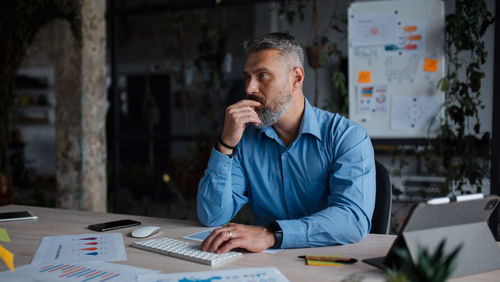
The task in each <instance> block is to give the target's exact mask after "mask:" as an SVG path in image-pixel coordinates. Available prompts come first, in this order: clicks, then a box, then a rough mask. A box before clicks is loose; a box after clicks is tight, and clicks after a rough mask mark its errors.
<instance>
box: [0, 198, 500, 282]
mask: <svg viewBox="0 0 500 282" xmlns="http://www.w3.org/2000/svg"><path fill="white" fill-rule="evenodd" d="M21 210H32V211H34V212H35V213H36V214H37V215H38V217H39V219H38V220H23V221H10V222H0V227H2V228H5V229H7V231H8V233H9V236H10V238H11V240H12V241H11V242H10V243H5V242H1V244H2V245H3V246H4V247H6V248H7V249H9V250H10V251H11V252H13V253H14V265H15V266H21V265H25V264H29V263H30V262H31V259H32V258H33V256H34V255H35V253H36V250H37V249H38V245H39V244H40V242H41V240H42V238H43V237H44V236H56V235H69V234H87V233H97V232H94V231H91V230H89V229H87V226H88V225H89V224H94V223H101V222H106V221H112V220H119V219H125V218H130V219H134V220H138V221H140V222H141V223H142V225H157V226H161V227H162V228H163V229H162V231H160V232H159V233H158V234H155V235H153V236H152V237H150V238H157V237H170V238H174V239H180V238H182V237H183V236H186V235H188V234H192V233H195V232H198V231H202V230H206V229H207V228H206V227H203V226H201V225H200V223H198V222H192V221H184V220H175V219H165V218H153V217H144V216H133V215H120V214H107V213H93V212H86V211H75V210H64V209H51V208H40V207H31V206H20V205H8V206H3V207H0V212H8V211H21ZM133 229H134V227H130V228H124V229H118V230H114V231H110V232H113V233H118V232H119V233H122V234H123V239H124V242H125V246H126V251H127V257H128V260H127V261H121V262H114V263H121V264H128V265H133V266H138V267H144V268H149V269H155V270H161V271H162V272H164V273H174V272H187V271H209V270H213V269H219V270H221V269H234V268H244V267H268V266H275V267H277V268H278V269H279V270H280V271H281V272H282V273H283V274H284V275H285V276H286V277H287V278H288V279H289V280H290V281H340V280H342V279H345V278H347V277H349V276H351V275H356V277H360V276H363V277H364V278H365V280H364V281H383V280H384V275H383V272H382V271H380V270H378V269H375V268H374V267H372V266H369V265H367V264H365V263H363V262H361V260H362V259H365V258H370V257H377V256H383V255H385V254H386V252H387V250H388V249H389V248H390V246H391V244H392V242H393V240H394V239H395V236H392V235H376V234H370V235H368V237H367V238H365V239H364V240H362V241H361V242H359V243H357V244H351V245H345V246H331V247H322V248H308V249H287V250H283V251H281V252H279V253H277V254H265V253H256V254H254V253H249V254H245V255H244V257H243V258H240V259H238V260H236V261H233V262H230V263H227V264H224V265H221V266H219V267H216V268H212V267H210V266H206V265H202V264H198V263H194V262H190V261H185V260H181V259H177V258H172V257H168V256H164V255H160V254H156V253H152V252H147V251H143V250H139V249H135V248H131V247H129V245H130V244H131V243H132V242H133V241H135V240H137V239H135V238H131V237H130V235H129V233H130V232H131V231H132V230H133ZM304 254H318V255H326V254H337V255H339V256H343V257H353V258H357V259H358V261H359V262H358V263H356V264H354V265H343V266H340V267H324V266H306V265H305V264H304V261H303V260H302V259H298V258H297V256H299V255H304ZM0 270H2V271H3V270H7V267H6V266H5V264H4V263H3V262H0ZM498 277H500V270H496V271H491V272H487V273H481V274H476V275H471V276H467V277H461V278H458V279H454V280H453V281H498Z"/></svg>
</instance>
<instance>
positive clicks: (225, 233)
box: [201, 223, 274, 254]
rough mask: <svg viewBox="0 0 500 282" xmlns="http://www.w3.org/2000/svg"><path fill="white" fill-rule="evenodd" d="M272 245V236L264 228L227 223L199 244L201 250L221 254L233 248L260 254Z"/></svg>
mask: <svg viewBox="0 0 500 282" xmlns="http://www.w3.org/2000/svg"><path fill="white" fill-rule="evenodd" d="M273 245H274V234H273V233H272V232H270V231H269V230H267V229H266V228H265V227H252V226H248V225H242V224H236V223H229V224H228V225H225V226H223V227H221V228H218V229H215V230H214V231H213V232H212V233H211V234H210V235H209V236H208V237H207V238H206V239H205V241H203V243H202V244H201V250H203V251H208V252H214V253H218V254H223V253H225V252H228V251H230V250H232V249H235V248H242V249H246V250H248V251H250V252H260V251H263V250H266V249H268V248H270V247H272V246H273Z"/></svg>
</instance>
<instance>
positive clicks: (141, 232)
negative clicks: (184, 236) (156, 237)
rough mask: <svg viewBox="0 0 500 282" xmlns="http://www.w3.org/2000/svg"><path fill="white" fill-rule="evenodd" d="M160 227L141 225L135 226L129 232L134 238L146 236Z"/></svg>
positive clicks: (156, 231)
mask: <svg viewBox="0 0 500 282" xmlns="http://www.w3.org/2000/svg"><path fill="white" fill-rule="evenodd" d="M160 229H161V227H158V226H141V227H137V228H136V229H134V230H133V231H132V233H130V235H132V237H135V238H146V237H149V236H151V235H153V234H155V233H158V231H160Z"/></svg>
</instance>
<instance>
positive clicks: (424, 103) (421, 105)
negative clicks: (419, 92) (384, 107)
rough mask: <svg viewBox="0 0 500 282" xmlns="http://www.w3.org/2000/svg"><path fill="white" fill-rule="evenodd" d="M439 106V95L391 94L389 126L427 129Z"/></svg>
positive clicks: (440, 103) (393, 127) (439, 108)
mask: <svg viewBox="0 0 500 282" xmlns="http://www.w3.org/2000/svg"><path fill="white" fill-rule="evenodd" d="M441 106H442V102H441V97H440V96H392V99H391V128H392V129H414V130H420V131H422V130H428V129H429V125H430V122H431V121H432V120H433V118H435V117H437V116H438V115H439V112H440V111H441ZM436 124H437V123H436Z"/></svg>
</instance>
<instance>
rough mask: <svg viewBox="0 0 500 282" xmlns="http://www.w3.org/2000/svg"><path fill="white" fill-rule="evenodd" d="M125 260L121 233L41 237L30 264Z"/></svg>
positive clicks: (125, 255)
mask: <svg viewBox="0 0 500 282" xmlns="http://www.w3.org/2000/svg"><path fill="white" fill-rule="evenodd" d="M121 260H127V254H126V253H125V245H124V244H123V237H122V234H121V233H107V234H95V233H94V234H79V235H63V236H46V237H43V240H42V242H41V243H40V246H39V247H38V250H37V251H36V254H35V257H34V258H33V260H32V261H31V264H53V263H59V262H61V261H64V262H66V263H71V262H78V263H82V262H93V261H94V262H95V261H121Z"/></svg>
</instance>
